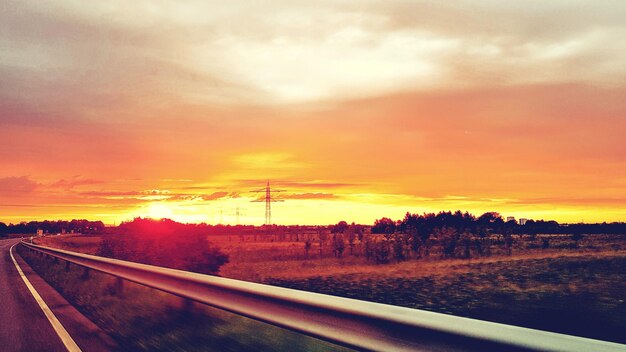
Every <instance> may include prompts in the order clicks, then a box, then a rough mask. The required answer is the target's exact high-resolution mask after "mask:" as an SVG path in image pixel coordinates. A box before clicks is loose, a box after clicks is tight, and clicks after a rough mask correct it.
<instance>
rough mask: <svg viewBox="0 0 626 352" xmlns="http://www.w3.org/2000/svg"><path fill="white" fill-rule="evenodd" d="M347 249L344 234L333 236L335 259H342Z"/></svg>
mask: <svg viewBox="0 0 626 352" xmlns="http://www.w3.org/2000/svg"><path fill="white" fill-rule="evenodd" d="M345 249H346V243H345V241H344V238H343V234H341V233H336V234H334V235H333V252H334V254H335V257H337V258H341V256H342V255H343V251H344V250H345Z"/></svg>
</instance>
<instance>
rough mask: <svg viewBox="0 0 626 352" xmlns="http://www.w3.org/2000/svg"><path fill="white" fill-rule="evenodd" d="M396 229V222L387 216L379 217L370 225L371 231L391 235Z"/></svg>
mask: <svg viewBox="0 0 626 352" xmlns="http://www.w3.org/2000/svg"><path fill="white" fill-rule="evenodd" d="M395 231H396V223H395V222H394V221H393V220H391V219H389V218H381V219H379V220H376V221H375V222H374V226H372V233H382V234H386V235H391V234H392V233H394V232H395Z"/></svg>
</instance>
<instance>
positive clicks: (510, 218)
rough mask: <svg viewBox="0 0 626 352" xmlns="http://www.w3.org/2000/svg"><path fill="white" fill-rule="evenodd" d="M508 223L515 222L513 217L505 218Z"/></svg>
mask: <svg viewBox="0 0 626 352" xmlns="http://www.w3.org/2000/svg"><path fill="white" fill-rule="evenodd" d="M509 221H513V222H515V216H507V217H506V222H509Z"/></svg>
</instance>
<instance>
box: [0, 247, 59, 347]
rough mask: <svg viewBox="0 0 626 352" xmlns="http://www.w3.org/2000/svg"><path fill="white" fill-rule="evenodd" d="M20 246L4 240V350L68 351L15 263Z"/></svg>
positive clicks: (0, 292)
mask: <svg viewBox="0 0 626 352" xmlns="http://www.w3.org/2000/svg"><path fill="white" fill-rule="evenodd" d="M17 242H19V239H10V240H0V256H1V257H2V259H1V260H0V350H1V351H7V352H11V351H29V352H30V351H51V352H54V351H66V349H65V347H64V346H63V343H62V342H61V339H60V338H59V336H58V335H57V334H56V332H55V331H54V329H53V328H52V325H50V322H49V321H48V319H47V318H46V316H45V315H44V313H43V311H42V310H41V308H39V305H37V302H36V301H35V299H34V298H33V296H32V295H31V293H30V292H29V291H28V288H27V287H26V285H25V284H24V281H22V278H21V277H20V275H19V273H18V272H17V269H16V268H15V265H14V264H13V261H12V260H11V256H10V255H9V249H10V248H11V246H12V245H13V244H15V243H17ZM14 255H15V254H14Z"/></svg>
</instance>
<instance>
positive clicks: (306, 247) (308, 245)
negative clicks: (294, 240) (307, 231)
mask: <svg viewBox="0 0 626 352" xmlns="http://www.w3.org/2000/svg"><path fill="white" fill-rule="evenodd" d="M312 244H313V241H311V239H310V238H309V237H307V239H306V240H305V241H304V252H305V254H306V258H307V259H308V258H309V251H310V250H311V246H312Z"/></svg>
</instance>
